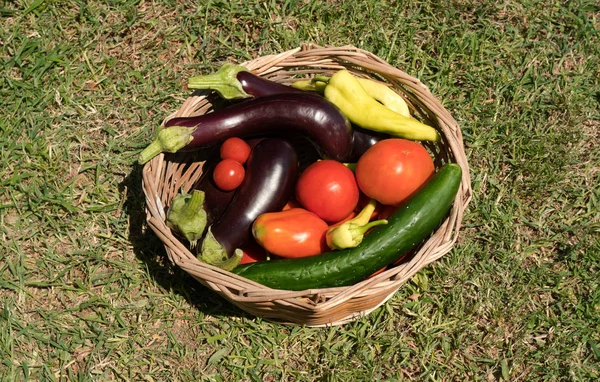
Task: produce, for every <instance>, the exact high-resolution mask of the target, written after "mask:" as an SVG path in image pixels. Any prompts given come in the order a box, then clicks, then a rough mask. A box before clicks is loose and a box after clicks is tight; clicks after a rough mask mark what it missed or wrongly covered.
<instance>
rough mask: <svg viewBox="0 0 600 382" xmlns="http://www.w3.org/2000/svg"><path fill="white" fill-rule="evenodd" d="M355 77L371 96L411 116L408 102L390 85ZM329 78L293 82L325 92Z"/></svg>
mask: <svg viewBox="0 0 600 382" xmlns="http://www.w3.org/2000/svg"><path fill="white" fill-rule="evenodd" d="M355 78H356V79H357V80H358V83H359V84H360V85H361V86H362V87H363V89H365V91H366V92H367V93H368V94H369V95H370V96H371V97H373V98H375V99H376V100H377V101H379V102H381V103H382V104H383V105H384V106H385V107H387V108H388V109H390V110H392V111H395V112H396V113H398V114H402V115H403V116H405V117H408V118H410V117H411V115H410V108H409V107H408V104H407V103H406V101H405V100H404V98H402V96H401V95H400V94H398V93H396V92H395V91H394V90H392V89H391V88H390V87H389V86H387V85H384V84H383V83H381V82H379V81H375V80H371V79H369V78H362V77H355ZM329 80H330V77H327V76H321V75H318V76H315V77H314V78H313V79H311V80H299V81H296V82H294V83H292V87H294V88H296V89H300V90H312V91H317V92H319V93H323V92H324V91H325V87H326V86H327V83H328V82H329Z"/></svg>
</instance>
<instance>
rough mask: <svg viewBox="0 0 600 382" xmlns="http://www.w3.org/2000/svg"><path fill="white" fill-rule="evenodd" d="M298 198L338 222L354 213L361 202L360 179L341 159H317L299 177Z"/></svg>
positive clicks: (321, 216) (319, 213)
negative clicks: (357, 181)
mask: <svg viewBox="0 0 600 382" xmlns="http://www.w3.org/2000/svg"><path fill="white" fill-rule="evenodd" d="M296 200H297V201H298V202H299V203H300V204H301V205H302V206H303V207H304V208H306V209H307V210H309V211H311V212H313V213H314V214H316V215H317V216H319V217H320V218H321V219H323V220H325V221H326V222H328V223H335V222H338V221H340V220H342V219H344V218H345V217H347V216H348V215H350V213H351V212H352V211H353V210H354V208H355V207H356V204H357V203H358V186H357V184H356V179H355V178H354V174H353V173H352V171H351V170H350V169H348V168H347V167H346V166H344V165H343V164H341V163H340V162H336V161H334V160H330V159H326V160H322V161H318V162H315V163H313V164H311V165H310V166H308V167H307V168H306V170H304V172H303V173H302V174H301V175H300V177H299V178H298V183H297V184H296Z"/></svg>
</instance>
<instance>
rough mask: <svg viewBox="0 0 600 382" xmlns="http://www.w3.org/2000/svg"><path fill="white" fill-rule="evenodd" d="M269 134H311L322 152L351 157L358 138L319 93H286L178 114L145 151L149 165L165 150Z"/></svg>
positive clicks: (142, 159)
mask: <svg viewBox="0 0 600 382" xmlns="http://www.w3.org/2000/svg"><path fill="white" fill-rule="evenodd" d="M264 134H279V135H286V136H290V135H291V134H301V135H304V136H308V137H309V138H310V139H311V141H312V142H313V143H314V144H315V145H316V146H317V148H318V149H319V150H320V152H321V153H322V154H323V155H324V156H327V157H329V158H331V159H334V160H337V161H341V162H343V161H346V160H347V159H348V158H349V157H350V154H351V153H352V143H353V139H354V136H353V134H352V126H351V125H350V122H348V119H347V118H346V117H345V116H344V115H343V114H342V113H341V112H340V111H339V110H338V108H337V107H335V106H334V105H333V104H332V103H330V102H329V101H327V100H326V99H325V98H323V97H322V96H320V95H316V94H310V93H301V92H298V93H284V94H274V95H268V96H264V97H259V98H254V99H251V100H248V101H245V102H242V103H239V104H235V105H232V106H229V107H227V108H224V109H221V110H217V111H215V112H213V113H208V114H204V115H200V116H196V117H180V118H173V119H171V120H169V121H168V122H167V123H166V128H164V129H162V130H160V131H159V132H158V134H157V136H156V138H155V140H154V141H153V142H152V143H151V144H150V145H149V146H148V147H147V148H146V149H144V151H142V153H141V154H140V158H139V161H140V163H145V162H147V161H149V160H150V159H152V158H153V157H154V156H156V155H158V154H159V153H161V152H165V151H166V152H177V151H192V150H197V149H198V148H199V147H203V146H208V145H211V144H215V143H219V142H222V141H224V140H225V139H227V138H230V137H234V136H237V137H241V138H243V137H248V136H256V135H264Z"/></svg>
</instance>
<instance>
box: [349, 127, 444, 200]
mask: <svg viewBox="0 0 600 382" xmlns="http://www.w3.org/2000/svg"><path fill="white" fill-rule="evenodd" d="M434 171H435V166H434V164H433V160H432V159H431V155H429V152H427V150H426V149H425V147H423V146H422V145H421V144H420V143H418V142H413V141H409V140H406V139H400V138H391V139H385V140H382V141H379V142H377V143H375V144H374V145H373V146H371V147H370V148H369V149H367V151H366V152H365V153H364V154H363V155H362V156H361V157H360V158H359V160H358V162H357V164H356V170H355V174H356V181H357V182H358V186H359V187H360V189H361V191H362V192H364V193H365V194H366V195H367V196H369V197H371V198H373V199H375V200H377V201H378V202H380V203H381V204H386V205H397V204H399V203H401V202H402V201H404V200H405V199H406V198H407V197H408V196H410V195H411V194H412V193H413V192H415V191H416V190H417V189H418V188H419V187H421V185H423V183H425V181H426V180H427V179H428V178H429V177H430V176H431V175H432V174H433V173H434Z"/></svg>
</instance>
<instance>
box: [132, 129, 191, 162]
mask: <svg viewBox="0 0 600 382" xmlns="http://www.w3.org/2000/svg"><path fill="white" fill-rule="evenodd" d="M195 130H196V127H184V126H171V127H167V128H164V129H161V130H159V132H158V134H156V137H155V138H154V140H153V141H152V142H151V143H150V144H149V145H148V146H147V147H146V148H145V149H144V150H142V152H141V153H140V156H139V159H138V161H139V163H140V164H144V163H146V162H148V161H149V160H150V159H152V158H154V157H155V156H157V155H158V154H160V153H163V152H167V153H176V152H177V151H179V150H181V149H182V148H184V147H185V146H187V144H188V143H190V142H191V141H192V140H193V139H194V137H192V133H193V132H194V131H195Z"/></svg>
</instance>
